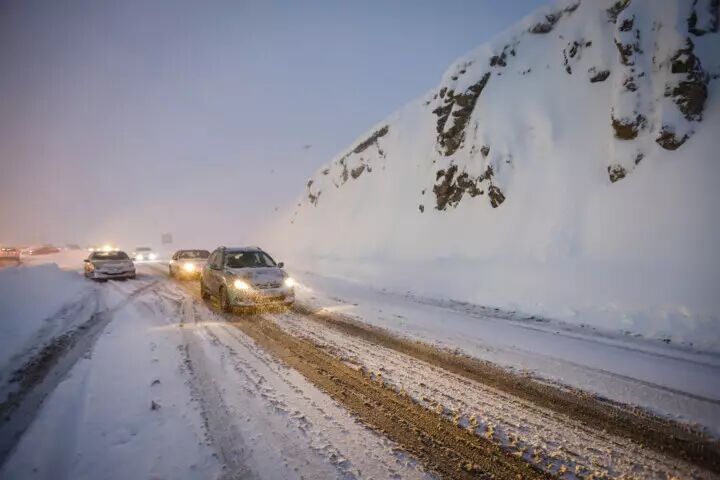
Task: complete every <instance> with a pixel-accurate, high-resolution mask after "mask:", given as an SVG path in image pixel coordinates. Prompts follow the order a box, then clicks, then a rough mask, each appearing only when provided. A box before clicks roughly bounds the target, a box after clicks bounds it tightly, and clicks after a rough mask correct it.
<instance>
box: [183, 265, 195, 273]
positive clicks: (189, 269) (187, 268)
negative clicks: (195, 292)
mask: <svg viewBox="0 0 720 480" xmlns="http://www.w3.org/2000/svg"><path fill="white" fill-rule="evenodd" d="M183 270H185V271H186V272H194V271H195V264H194V263H183Z"/></svg>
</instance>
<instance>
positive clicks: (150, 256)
mask: <svg viewBox="0 0 720 480" xmlns="http://www.w3.org/2000/svg"><path fill="white" fill-rule="evenodd" d="M148 258H149V259H150V260H155V259H156V258H157V255H155V254H154V253H151V254H150V255H148Z"/></svg>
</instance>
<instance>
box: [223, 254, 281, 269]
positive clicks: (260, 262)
mask: <svg viewBox="0 0 720 480" xmlns="http://www.w3.org/2000/svg"><path fill="white" fill-rule="evenodd" d="M225 265H226V266H228V267H229V268H258V267H274V266H275V261H274V260H273V259H272V258H270V256H269V255H268V254H267V253H265V252H258V251H254V252H228V253H227V254H226V255H225Z"/></svg>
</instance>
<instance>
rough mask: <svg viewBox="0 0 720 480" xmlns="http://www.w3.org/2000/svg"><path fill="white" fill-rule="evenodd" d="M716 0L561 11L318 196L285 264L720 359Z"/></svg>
mask: <svg viewBox="0 0 720 480" xmlns="http://www.w3.org/2000/svg"><path fill="white" fill-rule="evenodd" d="M719 76H720V34H718V2H717V1H716V0H620V1H616V0H606V1H600V0H582V1H580V0H565V1H560V2H557V3H554V4H552V5H550V6H548V7H546V8H544V9H541V10H540V11H538V12H535V13H534V14H533V15H531V16H529V17H527V18H525V19H523V20H522V21H521V22H519V23H518V24H517V25H516V26H515V27H513V28H511V29H509V30H508V31H506V32H505V33H504V34H502V35H500V36H499V37H498V38H496V39H495V40H494V41H491V42H489V43H488V44H486V45H484V46H482V47H480V48H478V49H476V50H475V51H473V52H471V53H470V54H468V55H467V56H465V57H463V58H461V59H459V60H457V61H456V62H455V63H453V64H452V65H451V66H450V68H449V69H448V70H447V72H446V73H445V75H444V76H443V78H442V79H441V81H440V84H439V85H438V86H437V87H436V88H434V89H433V90H432V91H431V92H429V93H428V94H426V95H424V96H423V97H422V98H419V99H417V100H416V101H415V102H413V103H411V104H409V105H407V106H406V107H404V108H402V109H401V110H400V111H399V112H397V113H396V114H395V115H393V116H391V117H390V118H388V119H386V120H385V121H383V122H381V123H379V124H377V125H376V126H375V127H374V128H372V129H371V130H370V131H369V132H368V133H366V134H365V135H363V136H361V137H360V138H359V139H358V140H357V141H356V142H355V143H354V144H353V145H351V146H350V147H349V148H348V149H347V151H345V152H342V153H341V154H340V155H339V156H338V157H337V158H335V159H334V160H332V161H331V162H330V163H329V164H327V165H325V166H324V167H322V168H321V169H320V170H318V171H317V173H315V175H313V177H312V178H311V179H310V180H309V181H308V182H307V186H306V190H305V193H304V194H303V196H302V197H301V199H300V200H299V201H298V203H297V205H294V206H293V208H292V209H291V211H289V212H287V215H286V216H285V217H284V218H282V220H281V221H279V222H278V223H277V224H276V225H274V226H273V227H272V228H271V229H270V230H269V234H268V236H267V243H268V245H269V248H270V247H272V248H274V250H275V252H277V255H279V256H282V257H283V258H282V259H283V260H286V261H287V260H289V261H291V262H293V263H291V265H295V266H296V267H305V268H308V269H312V270H314V271H317V272H319V273H322V274H326V275H327V274H329V275H337V276H342V277H346V278H350V279H354V280H358V281H361V282H364V283H372V284H375V285H377V286H378V288H390V289H395V290H402V291H404V290H413V291H415V292H416V293H419V294H423V295H432V296H444V297H450V298H453V299H458V300H465V301H471V302H476V303H481V304H484V305H490V306H497V307H503V308H510V309H517V310H518V311H521V312H524V313H528V314H539V315H547V316H549V317H551V318H554V319H557V320H562V321H566V322H571V323H579V324H587V325H592V326H595V327H598V328H608V329H613V330H623V331H627V332H632V333H639V334H643V335H646V336H649V337H652V338H662V339H664V340H665V341H671V342H673V343H678V342H679V343H685V344H693V345H694V346H698V347H701V348H707V349H712V350H720V333H719V331H720V327H719V326H718V325H719V323H718V322H720V295H718V288H719V286H720V255H719V254H718V250H717V249H718V247H717V246H718V245H720V225H719V221H718V218H720V217H718V214H717V209H718V207H719V206H720V193H719V192H720V185H719V181H720V162H718V159H719V158H720V154H718V147H720V141H719V140H718V134H720V101H719V99H718V94H719V93H720V89H719V88H718V85H719V84H720V81H719Z"/></svg>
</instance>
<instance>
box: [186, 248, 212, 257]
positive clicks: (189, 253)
mask: <svg viewBox="0 0 720 480" xmlns="http://www.w3.org/2000/svg"><path fill="white" fill-rule="evenodd" d="M209 256H210V252H208V251H207V250H183V251H182V252H180V253H179V254H178V258H208V257H209Z"/></svg>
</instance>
